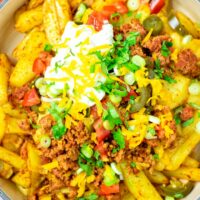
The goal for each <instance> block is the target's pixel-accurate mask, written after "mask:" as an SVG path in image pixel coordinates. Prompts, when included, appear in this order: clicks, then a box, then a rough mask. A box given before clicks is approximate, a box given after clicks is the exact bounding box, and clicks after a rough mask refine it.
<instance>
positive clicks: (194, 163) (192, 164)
mask: <svg viewBox="0 0 200 200" xmlns="http://www.w3.org/2000/svg"><path fill="white" fill-rule="evenodd" d="M183 166H185V167H195V168H198V167H199V161H197V160H195V159H194V158H192V157H190V156H188V157H187V158H186V159H185V160H184V162H183Z"/></svg>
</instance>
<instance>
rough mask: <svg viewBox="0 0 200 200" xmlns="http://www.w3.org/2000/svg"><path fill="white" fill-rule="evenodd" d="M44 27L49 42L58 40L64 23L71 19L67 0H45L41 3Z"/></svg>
mask: <svg viewBox="0 0 200 200" xmlns="http://www.w3.org/2000/svg"><path fill="white" fill-rule="evenodd" d="M43 15H44V16H45V17H44V28H45V31H46V35H47V38H48V40H49V42H50V43H51V44H57V43H58V42H59V41H60V38H61V35H62V33H63V31H64V28H65V25H66V23H67V22H68V21H69V20H70V19H71V11H70V6H69V3H68V1H67V0H45V2H44V4H43Z"/></svg>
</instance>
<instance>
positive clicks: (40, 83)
mask: <svg viewBox="0 0 200 200" xmlns="http://www.w3.org/2000/svg"><path fill="white" fill-rule="evenodd" d="M44 84H46V82H45V81H44V78H38V79H37V80H36V81H35V87H36V88H38V89H39V88H40V87H42V86H43V85H44Z"/></svg>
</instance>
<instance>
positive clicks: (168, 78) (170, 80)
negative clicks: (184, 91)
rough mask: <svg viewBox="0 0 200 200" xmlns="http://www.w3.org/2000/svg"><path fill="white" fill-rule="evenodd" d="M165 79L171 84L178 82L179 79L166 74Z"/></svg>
mask: <svg viewBox="0 0 200 200" xmlns="http://www.w3.org/2000/svg"><path fill="white" fill-rule="evenodd" d="M163 78H164V80H165V81H167V82H168V83H169V84H173V83H177V81H176V80H175V79H173V78H172V77H170V76H168V75H165V76H164V77H163Z"/></svg>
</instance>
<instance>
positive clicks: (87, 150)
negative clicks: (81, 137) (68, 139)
mask: <svg viewBox="0 0 200 200" xmlns="http://www.w3.org/2000/svg"><path fill="white" fill-rule="evenodd" d="M81 153H82V154H83V155H84V156H85V157H86V158H91V157H92V156H93V150H92V148H91V147H90V146H89V145H87V144H83V146H82V147H81Z"/></svg>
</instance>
